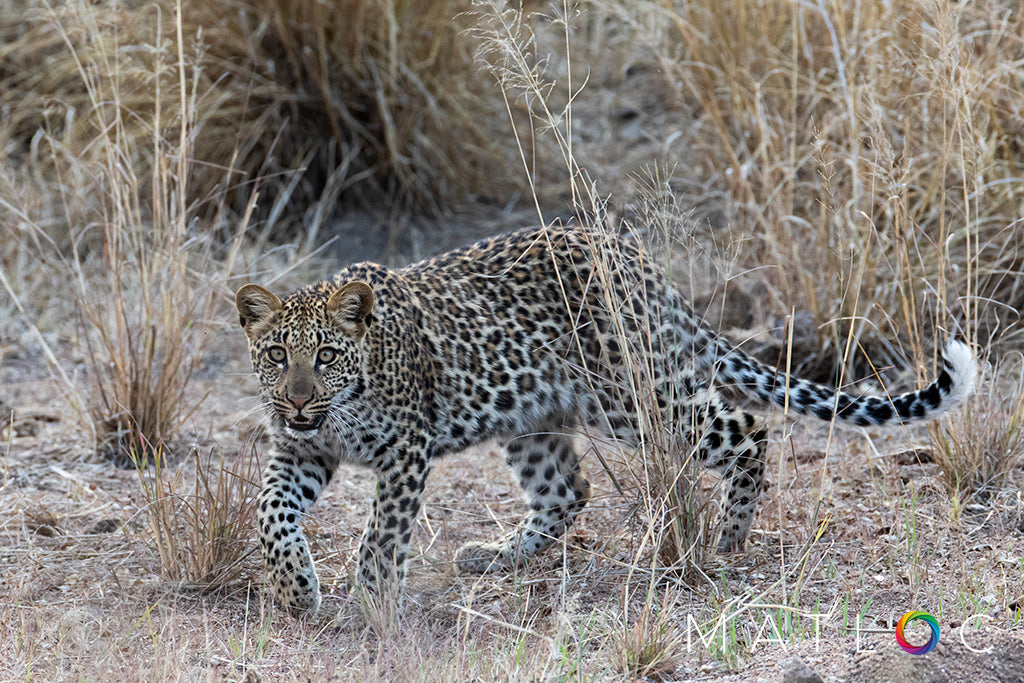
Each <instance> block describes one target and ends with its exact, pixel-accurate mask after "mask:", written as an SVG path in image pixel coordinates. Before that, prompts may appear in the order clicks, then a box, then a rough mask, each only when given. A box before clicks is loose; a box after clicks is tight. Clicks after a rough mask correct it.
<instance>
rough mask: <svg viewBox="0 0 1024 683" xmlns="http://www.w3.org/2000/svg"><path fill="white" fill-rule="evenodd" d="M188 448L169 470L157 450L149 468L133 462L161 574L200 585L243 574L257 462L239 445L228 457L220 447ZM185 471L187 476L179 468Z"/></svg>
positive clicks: (212, 584)
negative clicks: (187, 453)
mask: <svg viewBox="0 0 1024 683" xmlns="http://www.w3.org/2000/svg"><path fill="white" fill-rule="evenodd" d="M214 452H215V451H213V450H211V451H210V452H208V453H206V454H205V455H203V454H201V453H200V452H199V451H198V450H193V452H192V458H191V460H192V462H189V461H188V459H185V460H184V461H183V462H182V463H180V464H179V465H178V467H177V468H176V469H175V471H174V472H173V473H172V472H170V471H169V470H168V464H167V462H166V458H165V457H164V456H163V454H162V453H161V452H159V451H158V452H156V453H154V454H153V456H152V458H151V460H152V465H153V466H152V467H147V466H146V464H145V462H143V461H142V460H139V461H137V463H136V464H137V465H138V467H137V471H138V475H139V485H140V490H141V493H142V498H143V500H144V501H145V504H146V518H147V520H148V524H147V525H146V535H147V537H148V540H149V541H150V543H151V545H152V546H153V547H154V548H155V549H156V551H157V555H158V557H159V560H160V570H161V573H162V574H163V575H164V577H165V578H167V579H168V580H170V581H182V582H186V583H189V584H193V585H196V586H197V587H201V588H204V589H214V588H219V587H223V586H226V585H229V584H231V583H233V582H234V581H236V580H238V579H240V578H242V577H243V576H245V574H246V572H247V569H248V565H247V563H246V560H247V558H249V557H250V555H252V553H253V551H254V550H255V549H256V548H255V546H254V544H253V532H254V529H255V527H254V522H253V519H254V514H255V511H256V491H257V489H258V486H259V483H258V482H259V462H258V460H257V458H256V453H255V451H254V450H250V451H249V452H246V450H245V449H244V448H243V449H241V450H240V451H239V453H238V454H237V455H236V456H235V457H234V458H226V457H225V456H224V453H223V451H220V452H219V455H218V456H216V457H215V455H214ZM187 469H191V473H190V474H186V473H185V470H187Z"/></svg>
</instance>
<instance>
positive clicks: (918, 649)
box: [896, 612, 939, 655]
mask: <svg viewBox="0 0 1024 683" xmlns="http://www.w3.org/2000/svg"><path fill="white" fill-rule="evenodd" d="M918 619H920V620H921V621H923V622H925V623H926V624H928V625H929V626H930V627H931V629H932V637H931V638H929V639H928V642H927V643H925V644H924V645H918V646H915V645H911V644H910V643H908V642H907V639H906V638H904V637H903V629H905V628H906V627H907V624H909V623H910V622H912V621H917V620H918ZM896 642H897V643H899V646H900V647H902V648H903V649H904V650H906V651H907V652H909V653H910V654H912V655H923V654H925V653H927V652H931V651H932V648H934V647H935V646H936V645H938V644H939V622H937V621H935V617H933V616H932V615H930V614H928V613H927V612H907V613H906V614H904V615H903V618H902V619H900V620H899V621H898V622H896Z"/></svg>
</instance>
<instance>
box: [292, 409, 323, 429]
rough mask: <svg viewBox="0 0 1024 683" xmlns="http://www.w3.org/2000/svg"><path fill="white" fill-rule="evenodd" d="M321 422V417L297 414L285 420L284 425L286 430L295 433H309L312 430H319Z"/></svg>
mask: <svg viewBox="0 0 1024 683" xmlns="http://www.w3.org/2000/svg"><path fill="white" fill-rule="evenodd" d="M323 422H324V418H323V416H322V415H317V416H315V417H309V416H307V415H303V414H302V413H298V414H297V415H296V416H295V417H293V418H292V419H290V420H285V424H286V425H288V429H293V430H295V431H297V432H311V431H313V430H314V429H319V428H320V425H322V424H323Z"/></svg>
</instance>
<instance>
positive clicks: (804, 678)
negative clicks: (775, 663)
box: [779, 657, 825, 683]
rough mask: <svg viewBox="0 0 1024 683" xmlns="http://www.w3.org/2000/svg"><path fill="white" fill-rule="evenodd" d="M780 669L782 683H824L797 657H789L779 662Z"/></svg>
mask: <svg viewBox="0 0 1024 683" xmlns="http://www.w3.org/2000/svg"><path fill="white" fill-rule="evenodd" d="M779 667H780V668H781V669H782V683H825V682H824V681H823V680H822V678H821V676H819V675H818V674H816V673H814V670H813V669H811V667H809V666H807V664H805V663H804V661H803V660H802V659H800V658H799V657H790V658H789V659H784V660H782V661H781V662H779Z"/></svg>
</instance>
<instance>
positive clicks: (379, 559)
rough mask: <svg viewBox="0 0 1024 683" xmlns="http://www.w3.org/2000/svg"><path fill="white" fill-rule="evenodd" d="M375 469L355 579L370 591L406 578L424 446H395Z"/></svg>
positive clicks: (423, 477) (425, 469)
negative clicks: (374, 490) (370, 509)
mask: <svg viewBox="0 0 1024 683" xmlns="http://www.w3.org/2000/svg"><path fill="white" fill-rule="evenodd" d="M376 469H377V475H378V481H377V497H376V499H375V500H374V502H373V512H372V513H371V514H370V519H369V521H368V522H367V525H366V530H365V531H364V532H363V539H362V542H361V543H360V546H359V573H358V575H357V577H356V581H357V583H358V584H359V585H360V586H361V587H362V588H364V589H366V590H369V591H371V592H373V593H377V594H380V593H383V592H385V591H387V590H389V589H392V588H397V587H398V586H399V584H401V581H402V579H403V578H405V562H406V559H407V557H408V554H409V539H410V538H411V537H412V528H413V524H414V523H415V522H416V516H417V514H419V511H420V503H421V501H422V499H423V489H424V486H425V484H426V481H427V474H428V473H429V471H430V462H429V461H428V458H427V455H426V450H425V449H424V448H418V447H398V448H396V449H395V450H394V451H393V452H392V456H391V457H390V458H388V459H387V460H386V461H385V462H384V463H382V464H381V465H380V466H379V467H377V468H376Z"/></svg>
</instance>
